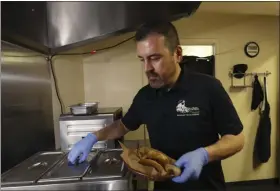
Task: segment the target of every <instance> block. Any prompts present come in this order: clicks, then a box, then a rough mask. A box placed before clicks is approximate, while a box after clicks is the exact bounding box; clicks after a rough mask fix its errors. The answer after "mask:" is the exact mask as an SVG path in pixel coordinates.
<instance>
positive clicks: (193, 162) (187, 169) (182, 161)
mask: <svg viewBox="0 0 280 191" xmlns="http://www.w3.org/2000/svg"><path fill="white" fill-rule="evenodd" d="M208 161H209V156H208V153H207V151H206V150H205V149H204V148H199V149H197V150H194V151H191V152H188V153H186V154H184V155H183V156H181V157H180V158H179V159H178V160H177V161H176V162H175V165H176V166H178V167H180V168H183V171H182V174H181V175H180V176H177V177H174V178H173V179H172V181H174V182H177V183H183V182H186V181H188V180H189V179H198V178H199V176H200V173H201V170H202V168H203V166H204V165H206V164H207V163H208Z"/></svg>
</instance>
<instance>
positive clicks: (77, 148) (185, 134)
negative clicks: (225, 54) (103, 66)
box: [68, 22, 244, 190]
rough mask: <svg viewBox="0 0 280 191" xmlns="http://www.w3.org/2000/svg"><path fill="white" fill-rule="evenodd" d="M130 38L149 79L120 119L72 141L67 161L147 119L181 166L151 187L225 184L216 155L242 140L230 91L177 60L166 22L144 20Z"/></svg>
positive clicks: (154, 140)
mask: <svg viewBox="0 0 280 191" xmlns="http://www.w3.org/2000/svg"><path fill="white" fill-rule="evenodd" d="M135 39H136V49H137V54H138V57H139V59H140V61H141V62H142V64H143V65H144V68H145V72H146V75H147V77H148V81H149V84H148V85H146V86H145V87H143V88H141V89H140V90H139V92H138V93H137V95H136V96H135V97H134V99H133V103H132V105H131V107H130V108H129V110H128V112H127V113H126V115H125V116H124V117H123V118H122V119H121V120H119V121H116V122H114V123H113V124H111V125H110V126H108V127H106V128H104V129H102V130H100V131H97V132H94V133H90V134H88V135H87V136H86V137H85V138H84V139H82V140H81V141H79V142H78V143H76V144H75V145H74V147H73V149H72V150H71V152H70V153H69V157H68V159H69V161H70V162H74V161H75V160H76V159H77V157H78V156H79V155H80V154H82V156H81V158H80V162H82V161H84V160H85V159H86V157H87V156H88V153H89V152H90V149H91V148H92V146H93V144H95V143H96V142H97V141H101V140H108V139H116V138H119V137H121V136H123V135H125V134H126V133H128V132H129V131H133V130H136V129H137V128H138V127H139V126H140V125H141V124H146V125H147V129H148V132H149V137H150V142H151V146H152V147H153V148H155V149H158V150H160V151H162V152H164V153H165V154H167V155H168V156H170V157H172V158H174V159H176V160H177V162H176V165H177V166H179V167H180V168H182V174H181V176H179V177H175V178H173V179H172V180H169V181H165V182H155V189H156V190H159V189H164V190H177V189H178V190H195V189H200V190H201V189H204V188H205V189H214V190H225V182H224V175H223V171H222V167H221V160H222V159H225V158H228V157H230V156H232V155H234V154H236V153H237V152H239V151H240V150H241V149H242V148H243V145H244V137H243V135H242V129H243V126H242V123H241V121H240V119H239V117H238V114H237V112H236V110H235V108H234V106H233V104H232V102H231V100H230V98H229V96H228V95H227V93H226V91H225V90H224V88H223V87H222V85H221V83H220V82H219V81H218V80H217V79H215V78H213V77H211V76H208V75H204V74H199V73H195V72H192V71H188V70H187V69H184V67H181V66H180V64H179V63H180V62H181V60H182V48H181V47H180V46H179V39H178V34H177V31H176V29H175V27H174V26H173V25H172V24H171V23H168V22H167V23H166V22H158V23H157V22H154V23H147V24H145V25H143V26H142V27H140V28H139V29H138V31H137V32H136V35H135ZM219 135H220V136H221V138H220V139H219Z"/></svg>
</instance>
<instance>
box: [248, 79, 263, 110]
mask: <svg viewBox="0 0 280 191" xmlns="http://www.w3.org/2000/svg"><path fill="white" fill-rule="evenodd" d="M252 95H253V96H252V103H251V110H256V109H257V108H258V106H259V105H260V103H261V102H262V101H263V90H262V86H261V84H260V82H259V79H258V75H255V80H254V82H253V93H252Z"/></svg>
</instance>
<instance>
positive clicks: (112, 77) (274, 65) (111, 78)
mask: <svg viewBox="0 0 280 191" xmlns="http://www.w3.org/2000/svg"><path fill="white" fill-rule="evenodd" d="M174 24H175V25H176V27H177V29H178V32H179V35H180V39H181V43H182V44H183V45H185V44H214V45H215V52H216V71H215V73H216V77H217V78H218V79H220V80H221V81H222V84H223V86H224V87H225V89H226V90H227V91H228V93H229V95H230V97H231V99H232V101H233V103H234V105H235V107H236V109H237V111H238V113H239V115H240V118H241V120H242V122H243V124H244V134H245V136H246V144H245V147H244V149H243V150H242V152H240V153H238V154H237V155H235V156H233V157H231V158H229V159H226V160H224V161H223V168H224V172H225V177H226V180H227V181H230V182H231V181H242V180H255V179H266V178H274V177H276V176H277V174H276V173H277V172H276V147H277V144H276V142H277V139H279V132H277V127H279V126H278V125H277V116H279V111H277V107H278V105H279V103H278V102H279V99H278V95H279V87H278V78H279V64H278V63H279V56H278V55H279V49H278V44H279V19H278V18H276V17H274V16H254V15H251V16H245V15H227V14H214V13H211V14H207V13H203V14H202V13H199V12H198V13H197V14H194V16H193V17H191V18H189V19H182V20H180V21H177V22H175V23H174ZM248 41H256V42H258V43H259V46H260V54H259V55H258V57H256V58H253V59H251V58H248V57H246V56H245V54H244V51H243V47H244V45H245V44H246V43H247V42H248ZM106 43H108V44H110V42H109V41H106ZM92 47H95V45H92ZM79 62H81V61H80V60H79ZM82 62H83V72H82V71H81V68H82V65H81V63H74V62H73V60H71V62H70V60H68V61H66V60H64V61H61V63H63V64H59V63H57V67H58V68H57V70H60V72H63V73H64V74H65V75H63V77H61V79H60V80H61V82H60V84H61V86H62V87H61V92H63V93H62V97H64V101H65V102H67V103H71V101H74V100H75V102H76V101H77V99H80V100H82V98H83V90H84V96H85V101H99V102H100V107H107V106H121V107H123V108H124V110H125V111H126V110H127V109H128V107H129V106H130V104H131V102H132V99H133V97H134V95H135V94H136V93H137V91H138V90H139V89H140V88H141V87H142V86H144V85H145V84H146V83H147V81H146V78H145V75H144V74H143V68H142V66H141V64H140V62H139V61H138V59H137V57H136V52H135V45H134V42H133V41H129V42H127V43H125V44H123V45H121V46H119V47H116V48H113V49H109V50H106V51H104V52H100V53H97V54H95V55H92V56H87V57H84V58H83V60H82ZM239 63H245V64H248V66H249V69H248V71H249V72H265V71H266V70H268V71H270V72H272V74H271V75H270V76H269V77H268V79H267V81H268V96H269V98H268V99H269V102H270V104H271V120H272V135H271V148H272V156H271V159H270V160H269V162H268V163H266V164H263V165H262V166H261V167H259V168H258V169H254V168H253V163H252V153H253V143H254V139H255V135H256V130H257V123H258V113H257V112H251V111H250V103H251V97H252V89H251V88H247V89H242V90H230V89H229V87H230V78H229V77H228V72H229V70H230V69H231V67H232V66H233V65H234V64H239ZM75 64H76V65H75ZM62 65H64V66H66V65H67V67H64V69H63V71H62V68H60V66H61V67H62ZM59 68H60V69H59ZM64 70H65V71H64ZM66 70H69V72H70V73H68V72H67V71H66ZM76 70H77V71H76ZM76 73H77V75H78V76H79V77H80V76H82V75H83V76H84V89H83V87H82V86H81V85H82V83H83V82H82V80H80V81H79V82H77V81H76V79H77V78H75V79H74V78H73V75H72V74H76ZM82 73H83V74H82ZM75 77H76V76H75ZM260 79H261V81H262V78H260ZM68 80H69V81H68ZM248 80H249V81H248V82H250V79H249V78H248ZM72 83H73V84H72ZM63 89H64V90H63ZM68 96H69V97H68ZM56 113H57V112H56ZM126 139H143V128H140V129H139V130H137V131H135V132H131V133H128V134H127V136H126Z"/></svg>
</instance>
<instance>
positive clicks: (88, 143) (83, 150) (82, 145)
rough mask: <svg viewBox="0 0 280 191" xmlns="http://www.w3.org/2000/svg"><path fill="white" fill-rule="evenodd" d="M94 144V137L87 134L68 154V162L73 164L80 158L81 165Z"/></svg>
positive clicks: (95, 140)
mask: <svg viewBox="0 0 280 191" xmlns="http://www.w3.org/2000/svg"><path fill="white" fill-rule="evenodd" d="M96 142H97V137H96V135H94V134H92V133H89V134H88V135H87V136H86V137H85V138H83V139H82V140H80V141H78V142H77V143H76V144H75V145H74V146H73V148H72V149H71V151H70V152H69V154H68V161H69V162H71V163H72V164H75V163H76V160H77V159H78V157H80V159H79V163H82V162H83V161H84V160H86V159H87V157H88V154H89V153H90V151H91V148H92V146H93V145H94V144H95V143H96ZM81 154H82V156H80V155H81Z"/></svg>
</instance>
